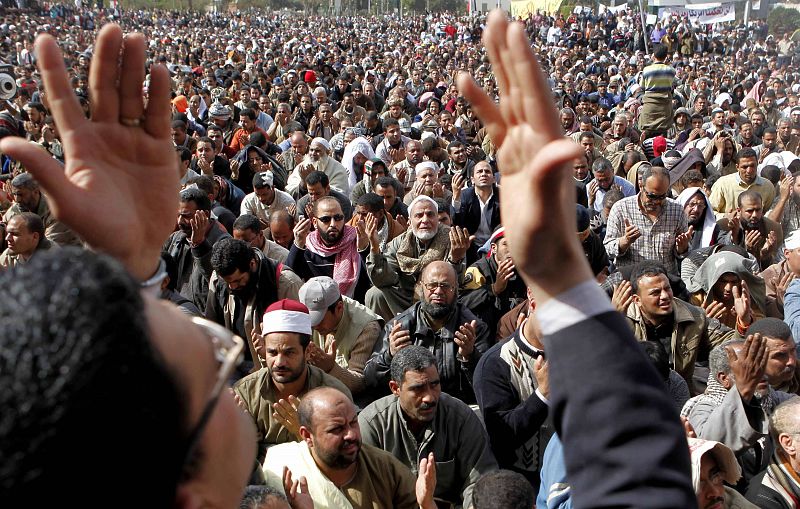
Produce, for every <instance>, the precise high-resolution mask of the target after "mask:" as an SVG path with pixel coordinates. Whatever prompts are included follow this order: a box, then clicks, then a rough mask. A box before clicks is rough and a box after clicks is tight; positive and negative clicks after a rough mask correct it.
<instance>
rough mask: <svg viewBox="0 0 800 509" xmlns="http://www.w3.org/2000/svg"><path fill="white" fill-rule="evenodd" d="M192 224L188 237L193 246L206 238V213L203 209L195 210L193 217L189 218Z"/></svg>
mask: <svg viewBox="0 0 800 509" xmlns="http://www.w3.org/2000/svg"><path fill="white" fill-rule="evenodd" d="M189 224H190V225H191V226H192V237H191V238H190V239H189V240H190V242H191V243H192V245H193V246H197V245H199V244H202V243H203V241H204V240H206V232H208V213H207V212H206V211H204V210H197V211H195V213H194V217H193V218H192V219H190V220H189Z"/></svg>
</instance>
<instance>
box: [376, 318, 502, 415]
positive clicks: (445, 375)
mask: <svg viewBox="0 0 800 509" xmlns="http://www.w3.org/2000/svg"><path fill="white" fill-rule="evenodd" d="M472 320H476V321H477V323H478V326H477V327H476V330H475V351H474V352H473V354H472V356H471V357H470V359H469V362H461V361H459V360H458V359H457V358H456V356H457V355H458V346H457V345H456V344H455V342H454V341H453V338H454V336H453V333H454V332H455V331H456V330H458V327H460V326H461V325H463V324H464V323H468V322H470V321H472ZM395 322H400V326H401V328H403V329H405V330H407V331H409V332H410V333H411V343H412V344H414V345H420V346H424V347H426V348H428V349H429V350H430V351H431V353H432V354H433V355H434V357H436V368H437V369H438V370H439V376H440V377H441V386H442V391H443V392H446V393H448V394H450V395H451V396H453V397H455V398H458V399H460V400H461V401H463V402H464V403H467V404H474V403H475V393H474V391H473V390H472V376H473V374H474V372H475V367H476V366H477V365H478V360H480V357H481V355H483V353H484V352H486V351H487V350H488V349H489V346H490V345H491V342H492V334H491V333H490V332H489V327H488V326H487V325H486V324H485V323H483V321H481V320H479V319H478V317H476V316H475V315H474V314H472V311H470V310H469V309H468V308H467V307H466V306H464V305H463V304H457V305H456V309H455V311H454V312H453V313H452V315H451V316H450V319H449V320H448V321H447V324H446V325H445V326H444V328H442V329H441V330H440V331H438V332H436V331H434V330H432V329H431V328H430V327H429V326H428V325H427V323H426V322H425V320H424V318H423V317H422V312H421V310H420V303H419V302H417V303H416V304H414V305H413V306H411V307H410V308H408V309H406V310H405V311H403V312H402V313H400V314H399V315H397V316H396V317H395V318H394V319H392V320H390V321H389V322H388V323H387V324H386V327H385V329H384V332H385V333H384V337H383V341H382V342H380V343H376V345H375V348H376V351H375V353H373V354H372V357H371V358H370V360H369V361H367V364H366V366H364V378H365V379H366V380H367V386H368V387H369V388H371V389H373V390H375V391H376V392H378V393H380V394H384V393H388V391H389V379H390V373H389V369H390V367H391V364H392V354H391V353H390V350H389V332H390V331H391V330H392V327H394V324H395Z"/></svg>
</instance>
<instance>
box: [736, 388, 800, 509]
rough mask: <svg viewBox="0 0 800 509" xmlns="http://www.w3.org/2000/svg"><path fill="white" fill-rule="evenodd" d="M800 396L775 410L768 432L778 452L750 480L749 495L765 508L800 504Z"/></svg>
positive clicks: (795, 506)
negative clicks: (799, 442) (764, 468)
mask: <svg viewBox="0 0 800 509" xmlns="http://www.w3.org/2000/svg"><path fill="white" fill-rule="evenodd" d="M798 430H800V398H792V399H790V400H788V401H784V402H783V403H781V404H780V405H778V407H777V408H775V411H774V412H773V413H772V416H771V417H770V420H769V433H770V436H771V437H772V441H773V444H774V446H775V452H774V453H773V455H772V457H771V458H770V461H769V466H768V467H767V469H766V470H765V471H764V472H762V473H761V474H759V475H757V476H755V477H754V478H753V479H752V480H751V481H750V488H749V489H748V490H747V499H748V500H750V501H751V502H753V503H754V504H756V505H757V506H758V507H761V508H764V509H793V508H797V501H798V500H800V480H799V479H800V444H798V440H800V433H798Z"/></svg>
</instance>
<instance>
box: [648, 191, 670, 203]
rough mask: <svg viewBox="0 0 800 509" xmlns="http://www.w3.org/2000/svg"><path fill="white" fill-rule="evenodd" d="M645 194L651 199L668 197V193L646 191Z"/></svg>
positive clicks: (657, 199)
mask: <svg viewBox="0 0 800 509" xmlns="http://www.w3.org/2000/svg"><path fill="white" fill-rule="evenodd" d="M644 195H645V196H647V199H648V200H650V201H664V200H666V199H667V194H666V193H665V194H654V193H648V192H647V191H645V192H644Z"/></svg>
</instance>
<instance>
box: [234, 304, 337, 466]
mask: <svg viewBox="0 0 800 509" xmlns="http://www.w3.org/2000/svg"><path fill="white" fill-rule="evenodd" d="M310 341H311V318H310V317H309V315H308V308H306V307H305V306H304V305H302V304H300V303H299V302H297V301H294V300H290V299H283V300H279V301H277V302H275V303H274V304H272V305H270V306H269V307H268V308H267V309H266V312H265V313H264V317H263V319H262V321H261V336H260V337H259V338H258V344H257V345H256V346H257V348H256V350H257V355H259V356H260V357H262V358H263V359H264V361H265V366H264V367H262V368H261V369H259V370H258V371H256V372H255V373H251V374H249V375H247V376H246V377H244V378H242V379H241V380H239V381H238V382H236V384H235V385H234V386H233V391H234V393H235V396H236V399H237V403H238V404H239V405H240V406H241V407H242V408H243V409H244V410H246V411H247V413H249V414H250V415H251V416H252V418H253V420H254V421H255V424H256V428H257V436H258V449H259V454H258V458H259V460H261V459H263V458H264V454H265V451H266V450H267V449H268V448H269V447H271V446H274V445H275V444H282V443H284V442H296V441H297V440H302V437H301V435H300V423H299V421H298V416H297V406H298V404H299V403H300V399H301V398H302V397H303V396H304V395H305V394H306V393H307V392H308V391H310V390H311V389H314V388H315V387H331V388H332V389H331V390H338V391H340V392H341V394H342V397H343V398H345V399H348V400H349V399H351V398H352V397H351V395H350V391H349V390H348V389H347V387H346V386H345V385H344V384H343V383H342V382H340V381H339V380H337V379H336V378H334V377H332V376H330V375H328V374H327V373H325V372H323V371H322V370H321V369H319V368H317V367H315V366H311V365H309V364H308V363H307V361H306V349H307V347H308V344H309V342H310ZM301 475H302V474H301Z"/></svg>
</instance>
